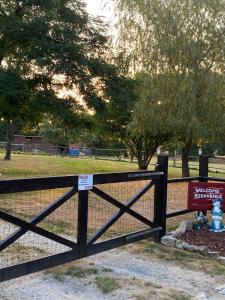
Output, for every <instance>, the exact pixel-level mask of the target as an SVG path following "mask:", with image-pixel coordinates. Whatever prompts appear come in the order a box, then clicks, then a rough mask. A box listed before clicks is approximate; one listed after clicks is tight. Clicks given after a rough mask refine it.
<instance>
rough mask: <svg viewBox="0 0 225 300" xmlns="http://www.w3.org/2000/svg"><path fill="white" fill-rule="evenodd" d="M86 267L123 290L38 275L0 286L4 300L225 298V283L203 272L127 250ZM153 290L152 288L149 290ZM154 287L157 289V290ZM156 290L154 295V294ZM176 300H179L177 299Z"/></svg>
mask: <svg viewBox="0 0 225 300" xmlns="http://www.w3.org/2000/svg"><path fill="white" fill-rule="evenodd" d="M79 264H82V266H84V267H87V266H89V267H90V266H92V267H94V268H96V269H98V270H99V273H98V274H100V275H101V272H102V270H103V269H106V268H108V269H111V270H112V271H113V272H110V273H107V276H111V277H113V278H116V279H117V280H119V282H120V289H117V290H116V291H114V292H113V293H111V294H106V295H105V294H103V293H102V292H101V291H100V290H99V289H98V287H97V286H96V284H95V280H94V279H95V276H94V275H90V276H87V277H85V278H81V279H79V278H76V277H72V278H71V277H68V276H66V277H65V278H64V280H58V279H56V278H54V276H53V275H52V274H44V273H38V274H35V275H30V276H26V277H23V278H19V279H16V280H12V281H9V282H4V283H1V284H0V299H1V300H17V299H20V300H32V299H33V300H53V299H54V300H106V299H107V300H115V299H120V300H122V299H137V300H139V299H140V300H145V299H153V300H157V299H164V300H166V299H173V297H171V291H174V290H177V291H179V292H181V291H182V292H183V293H185V294H186V295H189V296H190V297H189V298H176V299H183V300H185V299H195V300H222V299H225V295H222V294H223V293H224V294H225V280H224V279H223V278H222V277H216V276H210V275H207V274H204V273H201V272H196V271H191V270H186V269H184V268H182V267H180V266H177V265H175V264H173V263H168V262H162V261H156V260H154V261H152V260H150V258H146V257H141V256H139V255H137V254H132V253H130V252H127V251H125V250H121V249H116V250H113V251H109V252H105V253H101V254H98V255H95V256H93V257H90V258H87V259H84V260H82V261H81V262H80V263H79ZM149 287H150V288H149ZM152 287H155V289H153V288H152ZM153 290H154V293H153ZM174 299H175V298H174Z"/></svg>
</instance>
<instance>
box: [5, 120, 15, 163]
mask: <svg viewBox="0 0 225 300" xmlns="http://www.w3.org/2000/svg"><path fill="white" fill-rule="evenodd" d="M6 131H7V132H6V139H7V143H6V153H5V160H11V153H12V140H13V134H14V128H13V123H12V122H11V121H10V120H8V121H7V129H6Z"/></svg>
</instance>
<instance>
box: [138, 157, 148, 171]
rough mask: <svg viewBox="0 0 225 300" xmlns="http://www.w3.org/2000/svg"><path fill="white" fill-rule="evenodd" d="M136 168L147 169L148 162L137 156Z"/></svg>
mask: <svg viewBox="0 0 225 300" xmlns="http://www.w3.org/2000/svg"><path fill="white" fill-rule="evenodd" d="M138 169H139V170H147V169H148V162H147V161H146V160H144V159H143V158H138Z"/></svg>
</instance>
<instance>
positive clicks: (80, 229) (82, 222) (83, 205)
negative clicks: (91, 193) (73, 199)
mask: <svg viewBox="0 0 225 300" xmlns="http://www.w3.org/2000/svg"><path fill="white" fill-rule="evenodd" d="M87 226H88V191H79V194H78V220H77V246H78V249H79V255H80V257H85V256H86V255H87Z"/></svg>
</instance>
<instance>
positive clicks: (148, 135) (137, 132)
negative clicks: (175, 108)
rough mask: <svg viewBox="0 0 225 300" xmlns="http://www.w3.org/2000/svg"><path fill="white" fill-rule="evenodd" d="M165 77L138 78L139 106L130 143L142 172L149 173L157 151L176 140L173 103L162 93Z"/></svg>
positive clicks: (142, 76) (134, 118)
mask: <svg viewBox="0 0 225 300" xmlns="http://www.w3.org/2000/svg"><path fill="white" fill-rule="evenodd" d="M163 77H164V76H154V77H151V76H149V75H148V74H143V73H141V74H138V75H136V81H137V84H136V90H135V91H136V98H137V102H136V103H135V106H134V109H133V113H132V118H131V122H130V123H129V125H128V128H127V133H128V136H127V142H128V143H129V145H130V148H131V149H132V152H133V153H134V155H135V156H136V157H137V159H138V166H139V169H140V170H146V169H147V168H148V165H149V163H150V161H151V159H152V157H153V155H154V153H155V152H156V150H157V148H158V147H159V146H162V145H164V144H165V143H168V142H169V141H170V140H171V138H172V137H173V124H172V122H171V120H172V118H171V116H170V110H169V108H168V105H169V101H167V99H166V98H164V97H163V96H164V95H163V90H162V89H161V84H162V82H164V78H163Z"/></svg>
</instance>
